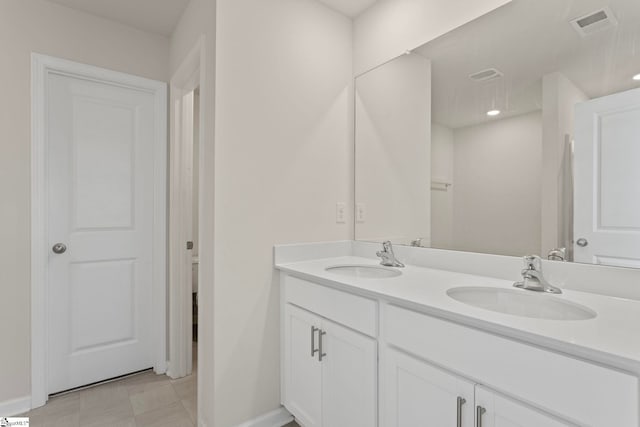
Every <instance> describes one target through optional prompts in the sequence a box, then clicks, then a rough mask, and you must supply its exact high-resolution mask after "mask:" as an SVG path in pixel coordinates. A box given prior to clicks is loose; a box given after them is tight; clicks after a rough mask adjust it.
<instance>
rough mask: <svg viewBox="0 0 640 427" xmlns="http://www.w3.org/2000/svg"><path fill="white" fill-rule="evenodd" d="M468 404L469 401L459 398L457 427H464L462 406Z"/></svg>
mask: <svg viewBox="0 0 640 427" xmlns="http://www.w3.org/2000/svg"><path fill="white" fill-rule="evenodd" d="M465 403H467V399H465V398H464V397H460V396H458V402H457V405H456V414H457V415H456V426H457V427H462V405H464V404H465Z"/></svg>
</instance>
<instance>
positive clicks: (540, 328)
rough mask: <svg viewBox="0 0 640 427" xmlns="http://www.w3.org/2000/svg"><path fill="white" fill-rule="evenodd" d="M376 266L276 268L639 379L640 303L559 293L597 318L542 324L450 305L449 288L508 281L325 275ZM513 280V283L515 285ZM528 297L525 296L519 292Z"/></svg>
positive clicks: (420, 274)
mask: <svg viewBox="0 0 640 427" xmlns="http://www.w3.org/2000/svg"><path fill="white" fill-rule="evenodd" d="M345 264H349V265H352V264H357V265H379V263H378V261H377V260H375V259H369V258H361V257H354V256H345V257H337V258H323V259H316V260H310V261H302V262H295V263H280V264H276V268H278V269H279V270H282V271H284V272H287V273H289V274H291V275H294V276H297V277H300V278H304V279H308V280H311V281H314V282H316V283H321V284H323V285H326V286H330V287H333V288H337V289H341V290H345V291H348V292H352V293H355V294H359V295H363V296H368V297H374V298H380V299H383V300H385V301H389V302H391V303H394V304H398V305H402V306H405V307H407V308H410V309H414V310H418V311H421V312H424V313H427V314H430V315H434V316H437V317H440V318H444V319H447V320H451V321H454V322H457V323H460V324H464V325H466V326H470V327H474V328H477V329H482V330H485V331H489V332H492V333H496V334H500V335H503V336H508V337H510V338H514V339H517V340H520V341H524V342H527V343H530V344H535V345H539V346H541V347H544V348H547V349H551V350H555V351H559V352H563V353H568V354H571V355H574V356H577V357H580V358H583V359H586V360H590V361H593V362H597V363H603V364H606V365H609V366H613V367H617V368H619V369H622V370H625V371H629V372H632V373H634V374H636V375H640V301H634V300H627V299H622V298H614V297H609V296H602V295H596V294H590V293H586V292H578V291H571V290H563V294H562V295H549V298H559V299H566V300H568V301H572V302H574V303H578V304H581V305H584V306H586V307H588V308H590V309H592V310H594V311H595V312H597V316H596V317H595V318H594V319H589V320H571V321H568V320H545V319H534V318H527V317H520V316H514V315H509V314H502V313H498V312H493V311H489V310H485V309H481V308H476V307H473V306H470V305H467V304H464V303H461V302H458V301H456V300H454V299H453V298H451V297H449V296H448V295H447V293H446V292H447V290H448V289H450V288H454V287H460V286H464V287H474V286H478V287H497V288H508V289H514V288H513V287H512V285H513V281H506V280H501V279H495V278H491V277H483V276H476V275H470V274H462V273H455V272H450V271H444V270H435V269H431V268H425V267H416V266H411V265H408V266H407V267H406V268H402V269H400V270H401V271H402V275H401V276H399V277H393V278H385V279H371V278H357V277H350V276H344V275H340V274H336V273H330V272H327V271H325V268H327V267H330V266H336V265H345ZM515 279H516V278H514V280H515ZM523 292H528V291H523Z"/></svg>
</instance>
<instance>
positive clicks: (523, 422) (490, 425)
mask: <svg viewBox="0 0 640 427" xmlns="http://www.w3.org/2000/svg"><path fill="white" fill-rule="evenodd" d="M478 407H479V408H480V411H481V412H483V413H482V414H480V413H479V412H478ZM482 409H484V410H485V411H482ZM475 411H476V416H480V418H481V420H480V422H478V423H477V424H476V425H478V426H482V427H567V426H571V427H576V426H577V425H576V424H571V423H569V422H566V421H562V420H560V419H558V418H555V417H552V416H551V415H549V414H546V413H544V412H540V411H538V410H536V409H533V408H531V407H529V406H527V405H525V404H524V403H521V402H518V401H516V400H512V399H510V398H507V397H504V396H502V395H500V394H497V393H496V392H494V391H492V390H488V389H486V388H484V387H482V386H476V409H475Z"/></svg>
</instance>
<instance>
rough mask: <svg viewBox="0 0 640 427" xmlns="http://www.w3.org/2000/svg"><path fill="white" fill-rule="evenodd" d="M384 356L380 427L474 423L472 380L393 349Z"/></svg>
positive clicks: (467, 425)
mask: <svg viewBox="0 0 640 427" xmlns="http://www.w3.org/2000/svg"><path fill="white" fill-rule="evenodd" d="M383 358H384V359H383V360H382V363H383V364H384V366H383V370H384V381H383V384H382V387H381V390H380V399H381V405H382V406H383V408H382V412H381V414H382V415H381V416H382V423H381V427H420V426H424V427H449V426H452V427H453V426H458V425H460V426H463V427H472V426H473V408H474V405H473V398H474V384H473V383H471V382H468V381H466V380H464V379H462V378H460V377H458V376H456V375H453V374H451V373H448V372H446V371H443V370H441V369H439V368H436V367H434V366H432V365H430V364H428V363H426V362H423V361H421V360H418V359H415V358H413V357H411V356H408V355H406V354H404V353H401V352H399V351H396V350H394V349H391V348H386V349H385V352H384V355H383Z"/></svg>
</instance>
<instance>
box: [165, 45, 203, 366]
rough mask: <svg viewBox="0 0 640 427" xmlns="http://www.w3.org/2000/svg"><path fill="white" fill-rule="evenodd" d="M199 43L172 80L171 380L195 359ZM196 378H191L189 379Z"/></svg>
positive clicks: (200, 125)
mask: <svg viewBox="0 0 640 427" xmlns="http://www.w3.org/2000/svg"><path fill="white" fill-rule="evenodd" d="M203 46H204V44H203V41H202V40H200V42H199V43H198V44H197V45H196V46H195V47H194V48H193V49H192V51H191V52H190V53H189V54H188V55H187V57H186V58H185V60H184V61H183V63H182V65H181V66H180V67H179V68H178V71H177V72H176V73H175V75H174V76H173V77H172V79H171V102H170V108H171V123H172V125H173V126H172V133H171V144H170V147H171V148H170V159H171V163H170V180H169V186H170V191H169V193H170V212H169V218H170V219H169V223H170V224H169V230H170V235H169V260H170V261H169V318H170V320H171V321H170V325H169V366H168V370H167V375H168V376H170V377H171V378H173V379H176V378H182V377H185V376H189V375H192V374H193V373H194V371H195V369H194V368H195V362H196V360H197V357H196V355H197V353H198V348H197V340H198V323H199V322H198V317H199V313H198V294H199V288H200V286H201V281H200V280H199V276H200V274H199V272H200V251H199V248H200V239H199V238H198V236H199V234H200V218H201V215H200V212H201V203H200V200H201V194H202V190H201V187H202V186H201V185H200V183H201V182H202V178H201V177H202V170H203V168H202V164H203V163H202V156H201V155H200V154H201V153H202V145H203V144H202V140H203V138H202V135H203V129H204V126H203V120H202V116H203V113H202V108H201V96H200V94H201V90H202V87H203V85H204V78H203V77H204V76H203V74H202V73H201V67H200V65H201V64H202V63H203V62H202V56H203V55H204V51H203ZM194 379H195V376H194Z"/></svg>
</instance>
